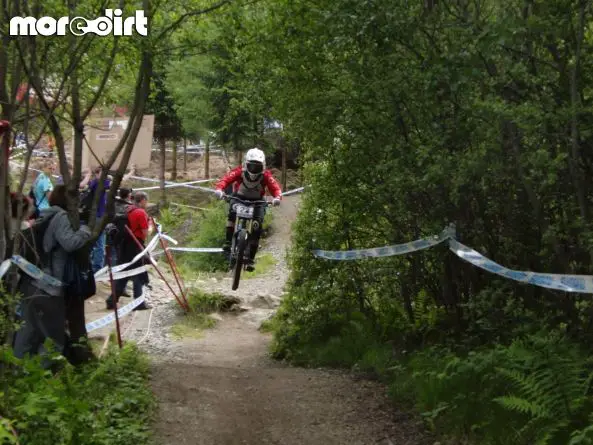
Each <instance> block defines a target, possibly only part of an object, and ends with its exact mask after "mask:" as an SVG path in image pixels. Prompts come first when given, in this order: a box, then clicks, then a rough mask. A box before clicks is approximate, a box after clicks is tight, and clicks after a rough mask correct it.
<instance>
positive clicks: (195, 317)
mask: <svg viewBox="0 0 593 445" xmlns="http://www.w3.org/2000/svg"><path fill="white" fill-rule="evenodd" d="M214 326H216V320H215V319H213V318H212V317H210V316H208V315H207V314H195V313H189V314H185V315H184V316H183V318H182V319H181V320H180V321H178V322H177V323H175V324H174V325H173V326H172V327H171V334H173V336H174V337H176V338H178V339H179V338H202V337H203V336H204V331H205V330H206V329H210V328H213V327H214Z"/></svg>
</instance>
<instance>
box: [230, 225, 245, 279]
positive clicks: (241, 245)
mask: <svg viewBox="0 0 593 445" xmlns="http://www.w3.org/2000/svg"><path fill="white" fill-rule="evenodd" d="M247 237H248V234H247V231H246V230H244V229H243V230H241V231H240V232H239V233H238V234H237V256H236V258H235V267H234V269H233V286H232V289H233V290H237V288H238V287H239V280H240V279H241V269H243V257H244V255H245V248H246V247H247Z"/></svg>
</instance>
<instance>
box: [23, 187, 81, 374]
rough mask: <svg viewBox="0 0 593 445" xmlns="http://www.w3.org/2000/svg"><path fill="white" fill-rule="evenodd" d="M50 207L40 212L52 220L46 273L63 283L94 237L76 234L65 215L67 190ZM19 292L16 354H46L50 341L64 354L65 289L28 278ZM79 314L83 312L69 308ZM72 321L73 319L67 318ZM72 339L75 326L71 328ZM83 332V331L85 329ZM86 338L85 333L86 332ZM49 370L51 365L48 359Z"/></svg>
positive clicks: (47, 237)
mask: <svg viewBox="0 0 593 445" xmlns="http://www.w3.org/2000/svg"><path fill="white" fill-rule="evenodd" d="M49 204H50V207H48V208H47V209H43V210H42V211H41V216H40V218H41V219H42V220H44V219H51V221H50V222H49V225H48V227H47V230H46V231H45V235H44V237H43V246H41V248H42V249H43V251H44V253H45V254H46V255H47V258H48V261H47V264H46V266H45V267H44V268H43V272H44V273H45V274H47V275H50V276H52V277H54V278H56V279H57V280H61V277H62V276H63V271H64V268H65V266H66V261H67V259H68V255H70V254H71V253H72V252H74V251H76V250H78V249H80V248H81V247H83V246H84V245H85V244H86V243H87V241H88V240H89V239H90V237H91V231H90V230H89V228H88V227H87V226H82V227H81V228H80V229H79V230H74V228H73V227H72V224H71V223H70V219H69V218H68V213H67V212H66V187H65V186H64V185H58V186H56V187H55V188H54V190H53V191H52V192H51V195H50V197H49ZM19 291H20V292H21V293H22V295H24V298H23V300H22V301H21V308H22V317H23V319H24V323H23V325H22V326H21V328H20V329H19V331H18V332H17V333H16V337H15V344H14V353H15V356H16V357H19V358H23V357H25V356H26V355H33V354H36V353H37V352H39V351H43V343H44V342H45V340H46V339H48V338H49V339H51V340H52V342H53V344H54V346H55V348H56V350H57V352H59V353H62V354H63V353H64V350H65V345H66V332H65V326H66V313H67V308H66V299H65V296H64V289H63V287H62V286H54V285H51V284H48V283H45V282H43V281H42V280H38V279H34V278H31V277H29V276H28V275H25V276H23V277H22V279H21V283H20V289H19ZM82 305H83V306H82V314H83V316H82V324H83V325H84V301H83V302H82ZM69 310H70V311H75V312H79V311H80V308H74V309H72V308H70V309H69ZM68 318H70V317H68ZM70 330H71V333H70V334H71V336H73V333H72V326H70ZM83 330H84V327H83ZM84 334H86V330H84ZM44 365H45V366H46V367H50V366H51V363H50V362H49V361H48V360H47V359H46V360H45V361H44Z"/></svg>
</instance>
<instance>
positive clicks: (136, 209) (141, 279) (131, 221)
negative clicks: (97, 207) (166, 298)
mask: <svg viewBox="0 0 593 445" xmlns="http://www.w3.org/2000/svg"><path fill="white" fill-rule="evenodd" d="M147 205H148V195H147V194H146V193H145V192H136V193H135V194H134V204H132V205H130V206H128V208H127V209H126V210H127V215H128V224H127V225H128V227H129V228H130V230H131V231H132V233H133V234H134V238H135V240H134V239H132V237H131V235H130V234H129V233H128V232H127V230H126V235H125V236H124V237H123V241H122V244H121V247H120V255H121V257H120V258H119V262H120V263H122V264H125V263H128V262H130V261H132V260H133V259H134V257H135V256H136V255H138V254H139V253H140V252H142V250H144V247H145V243H146V238H147V237H148V226H149V224H148V213H146V207H147ZM136 241H138V242H139V243H140V246H142V247H140V246H139V245H138V243H137V242H136ZM146 263H147V262H146V261H145V259H144V258H142V259H141V260H140V261H139V262H136V263H134V264H131V265H130V266H128V267H127V268H126V269H124V270H123V271H128V270H132V269H136V268H138V267H140V266H141V265H143V264H146ZM123 271H122V272H123ZM130 279H131V280H132V284H133V287H134V299H136V298H140V297H141V296H142V288H143V286H144V285H147V284H148V272H143V273H141V274H138V275H133V276H131V277H128V278H122V279H119V280H117V281H116V282H115V303H114V296H113V295H110V296H109V297H108V298H107V300H106V301H105V303H106V305H107V309H113V308H114V304H117V302H118V301H119V297H121V296H122V295H123V293H124V291H125V289H126V286H127V284H128V280H130ZM144 309H150V306H149V305H148V304H146V302H144V303H142V304H140V305H139V306H137V307H136V309H135V310H144Z"/></svg>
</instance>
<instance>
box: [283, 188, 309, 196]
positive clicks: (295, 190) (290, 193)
mask: <svg viewBox="0 0 593 445" xmlns="http://www.w3.org/2000/svg"><path fill="white" fill-rule="evenodd" d="M303 190H305V187H299V188H297V189H293V190H289V191H287V192H284V193H282V196H289V195H294V194H295V193H300V192H302V191H303Z"/></svg>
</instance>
